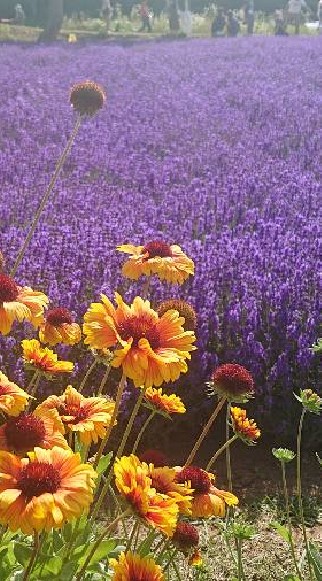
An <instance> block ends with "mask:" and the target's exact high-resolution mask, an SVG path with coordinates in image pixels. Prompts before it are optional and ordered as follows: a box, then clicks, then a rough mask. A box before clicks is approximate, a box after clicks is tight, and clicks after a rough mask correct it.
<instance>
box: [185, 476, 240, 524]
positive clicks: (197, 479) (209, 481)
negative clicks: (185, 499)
mask: <svg viewBox="0 0 322 581" xmlns="http://www.w3.org/2000/svg"><path fill="white" fill-rule="evenodd" d="M176 471H177V476H176V480H177V482H179V483H181V484H184V483H189V484H190V486H191V487H192V488H193V489H194V494H193V500H192V512H191V516H192V518H210V517H211V516H221V517H222V516H225V511H226V508H225V505H226V504H228V505H229V506H234V505H236V504H238V498H237V496H235V495H234V494H232V493H230V492H226V491H225V490H220V489H218V488H216V487H215V486H214V484H213V483H214V481H215V477H214V475H213V474H211V473H210V472H206V470H202V469H201V468H198V467H197V466H187V467H186V468H182V469H181V468H176Z"/></svg>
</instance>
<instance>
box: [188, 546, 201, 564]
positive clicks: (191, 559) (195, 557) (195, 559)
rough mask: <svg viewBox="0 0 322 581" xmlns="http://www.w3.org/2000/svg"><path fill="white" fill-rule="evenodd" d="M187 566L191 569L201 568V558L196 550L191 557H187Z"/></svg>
mask: <svg viewBox="0 0 322 581" xmlns="http://www.w3.org/2000/svg"><path fill="white" fill-rule="evenodd" d="M188 564H189V565H191V567H201V565H202V556H201V552H200V550H199V549H196V550H195V551H194V553H193V554H192V555H191V557H189V561H188Z"/></svg>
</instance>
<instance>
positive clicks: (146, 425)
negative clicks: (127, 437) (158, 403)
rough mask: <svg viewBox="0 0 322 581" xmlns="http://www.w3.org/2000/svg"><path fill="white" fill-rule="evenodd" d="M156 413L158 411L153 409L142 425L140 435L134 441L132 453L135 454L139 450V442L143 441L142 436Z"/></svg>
mask: <svg viewBox="0 0 322 581" xmlns="http://www.w3.org/2000/svg"><path fill="white" fill-rule="evenodd" d="M156 413H157V412H156V411H155V410H153V411H151V413H150V414H149V415H148V417H147V419H146V420H145V422H144V424H143V426H142V427H141V430H140V431H139V433H138V436H137V438H136V440H135V442H134V446H133V448H132V454H135V452H136V451H137V449H138V447H139V444H140V442H141V439H142V436H143V434H144V432H145V431H146V429H147V427H148V425H149V424H150V422H151V421H152V420H153V418H154V416H155V415H156Z"/></svg>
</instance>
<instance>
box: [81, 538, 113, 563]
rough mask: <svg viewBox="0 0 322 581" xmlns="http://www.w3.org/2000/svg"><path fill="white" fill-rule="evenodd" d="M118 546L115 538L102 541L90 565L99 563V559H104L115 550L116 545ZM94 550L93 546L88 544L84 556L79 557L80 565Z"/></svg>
mask: <svg viewBox="0 0 322 581" xmlns="http://www.w3.org/2000/svg"><path fill="white" fill-rule="evenodd" d="M116 546H117V542H116V541H115V540H114V539H108V540H106V541H102V542H101V544H100V545H99V546H98V547H97V549H96V551H95V553H94V555H93V557H92V558H91V560H90V563H89V565H93V564H94V563H97V562H99V561H101V560H102V559H106V558H107V557H108V556H109V554H110V553H111V552H112V551H114V549H115V547H116ZM91 551H92V547H91V546H87V548H86V550H85V552H83V553H82V557H81V558H80V559H79V561H78V564H79V566H80V567H82V566H83V565H84V563H85V561H86V559H87V557H88V555H89V554H90V553H91Z"/></svg>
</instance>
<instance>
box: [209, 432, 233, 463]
mask: <svg viewBox="0 0 322 581" xmlns="http://www.w3.org/2000/svg"><path fill="white" fill-rule="evenodd" d="M237 439H238V436H237V435H236V434H234V435H233V436H232V437H231V438H230V439H229V440H226V442H225V443H224V444H223V445H222V446H221V448H219V449H218V450H217V452H216V454H214V455H213V457H212V458H210V460H209V462H208V464H207V467H206V470H207V471H209V470H210V469H211V467H212V466H213V464H214V463H215V462H216V460H217V459H218V458H219V456H220V455H221V454H222V453H223V452H224V451H225V450H226V448H227V447H228V446H230V445H231V444H232V443H233V442H235V440H237Z"/></svg>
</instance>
